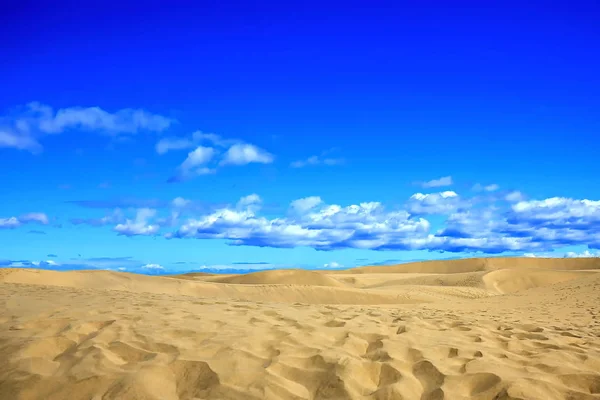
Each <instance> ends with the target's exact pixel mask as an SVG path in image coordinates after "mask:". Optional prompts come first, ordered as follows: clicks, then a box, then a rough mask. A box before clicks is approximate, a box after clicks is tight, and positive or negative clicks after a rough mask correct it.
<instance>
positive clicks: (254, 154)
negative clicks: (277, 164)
mask: <svg viewBox="0 0 600 400" xmlns="http://www.w3.org/2000/svg"><path fill="white" fill-rule="evenodd" d="M273 159H274V157H273V155H272V154H271V153H269V152H267V151H266V150H263V149H261V148H259V147H257V146H255V145H253V144H241V143H240V144H234V145H233V146H231V147H230V148H229V149H228V150H227V152H225V155H224V156H223V159H222V160H221V165H246V164H250V163H259V164H270V163H272V162H273Z"/></svg>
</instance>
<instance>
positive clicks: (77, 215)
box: [0, 2, 600, 273]
mask: <svg viewBox="0 0 600 400" xmlns="http://www.w3.org/2000/svg"><path fill="white" fill-rule="evenodd" d="M364 4H365V3H362V7H361V4H360V3H358V2H357V3H353V2H346V3H344V4H343V5H341V4H333V3H330V4H327V3H325V4H324V3H322V2H319V3H316V2H315V3H313V2H305V3H303V5H301V6H298V5H292V4H281V3H280V2H278V3H262V4H260V5H257V4H253V5H250V4H249V3H247V2H239V3H237V4H236V3H222V4H220V5H217V4H208V3H203V2H202V3H197V4H196V6H194V7H195V8H190V6H189V5H188V6H187V7H185V6H181V7H167V6H164V5H163V6H158V5H156V4H154V3H150V4H147V5H145V6H144V7H143V8H140V7H139V6H138V5H137V4H134V3H127V2H124V3H123V2H120V3H118V7H116V6H115V7H113V6H111V5H110V4H107V3H103V4H102V6H101V7H100V6H98V7H96V6H94V5H86V6H85V8H82V6H81V5H79V4H78V3H73V4H67V3H61V5H60V6H57V5H56V4H44V3H41V2H40V3H38V4H35V7H33V6H32V4H29V6H28V4H27V3H26V2H24V3H23V2H21V3H19V4H16V3H14V4H13V5H10V6H8V8H7V9H6V10H5V11H6V12H3V15H2V16H1V17H0V18H1V19H2V20H1V21H0V35H1V37H2V38H3V40H2V41H1V43H0V54H2V63H1V67H0V72H1V73H0V88H1V93H2V96H0V183H1V187H2V190H1V191H0V265H3V266H27V265H36V266H41V267H47V268H56V269H71V268H110V269H118V268H121V269H125V270H129V271H144V272H147V273H152V272H169V271H182V270H198V269H209V270H230V269H231V270H254V269H262V268H287V267H302V268H322V267H324V266H326V267H328V268H336V267H341V266H344V267H352V266H355V265H364V264H370V263H385V262H400V261H407V260H421V259H439V258H454V257H469V256H481V255H486V254H487V255H494V256H497V255H523V254H528V255H538V256H543V255H546V256H548V255H550V256H559V257H562V256H565V255H568V256H573V255H582V254H583V255H589V254H591V255H595V254H598V251H599V249H600V180H599V178H598V172H600V167H598V160H599V159H600V150H599V147H598V144H597V143H598V139H599V138H600V132H599V128H600V112H598V110H599V109H600V77H599V74H598V71H600V29H599V28H598V24H597V20H598V17H599V16H600V7H599V6H598V5H597V4H596V5H594V3H593V2H589V3H586V2H578V3H577V4H569V3H567V2H553V3H552V4H549V3H545V4H533V3H531V4H528V5H523V4H520V3H514V4H511V3H510V2H509V3H507V2H503V3H502V4H500V3H498V5H497V6H494V4H493V3H486V5H485V6H483V7H482V5H481V3H480V2H479V3H476V2H472V3H468V2H464V3H460V4H453V5H452V7H451V8H449V7H447V6H446V5H445V4H444V3H442V2H440V3H439V4H430V3H428V4H427V5H422V6H421V5H418V4H415V3H414V2H376V3H372V4H371V3H370V6H369V7H368V8H365V7H364ZM134 16H135V17H134Z"/></svg>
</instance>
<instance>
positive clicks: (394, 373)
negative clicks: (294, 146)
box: [0, 258, 600, 400]
mask: <svg viewBox="0 0 600 400" xmlns="http://www.w3.org/2000/svg"><path fill="white" fill-rule="evenodd" d="M481 260H483V259H475V260H455V261H444V262H442V263H440V262H432V263H420V264H419V265H408V267H407V264H405V265H403V266H391V267H389V268H390V269H388V270H385V272H381V268H388V267H363V268H358V269H351V270H347V271H343V272H341V273H340V272H334V271H301V270H286V271H263V272H257V273H252V274H246V275H225V276H219V275H208V274H194V273H192V274H184V275H181V276H144V275H135V274H127V273H120V272H119V273H117V272H110V271H73V272H54V271H42V270H35V269H12V268H10V269H0V360H2V362H0V399H10V400H13V399H15V400H21V399H22V400H29V399H48V400H60V399H93V400H100V399H102V400H105V399H106V400H108V399H132V400H138V399H144V400H159V399H161V400H183V399H186V400H187V399H189V400H192V399H311V400H312V399H380V400H381V399H424V400H435V399H458V400H461V399H465V400H466V399H475V400H483V399H490V400H492V399H493V400H500V399H504V400H508V399H523V400H524V399H534V400H535V399H540V400H547V399H577V400H579V399H583V400H588V399H600V269H598V270H594V268H592V267H593V266H596V265H598V262H597V261H596V260H587V259H583V260H581V259H577V260H574V261H570V260H566V262H565V263H564V264H563V263H561V262H562V261H565V260H564V259H559V260H558V261H561V262H558V261H557V260H550V261H547V260H544V259H529V258H527V259H519V260H517V261H516V262H515V263H514V264H511V261H514V260H515V259H508V258H507V259H504V261H498V260H499V259H494V261H493V262H487V263H486V262H482V261H481ZM488 260H491V259H488ZM527 260H531V261H532V262H531V264H529V263H527V262H525V261H527ZM453 263H454V264H455V265H454V264H453ZM365 268H375V269H365Z"/></svg>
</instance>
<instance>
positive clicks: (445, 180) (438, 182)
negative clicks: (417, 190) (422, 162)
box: [421, 176, 453, 189]
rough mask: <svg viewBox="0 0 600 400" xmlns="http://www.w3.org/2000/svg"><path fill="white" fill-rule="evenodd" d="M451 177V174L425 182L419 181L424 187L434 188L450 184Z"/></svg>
mask: <svg viewBox="0 0 600 400" xmlns="http://www.w3.org/2000/svg"><path fill="white" fill-rule="evenodd" d="M452 183H453V182H452V177H451V176H443V177H441V178H439V179H433V180H431V181H427V182H421V186H422V187H424V188H426V189H427V188H436V187H442V186H450V185H452Z"/></svg>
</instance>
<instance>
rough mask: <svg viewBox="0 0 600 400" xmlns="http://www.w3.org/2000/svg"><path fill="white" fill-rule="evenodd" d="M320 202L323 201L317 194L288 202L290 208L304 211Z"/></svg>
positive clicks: (300, 211)
mask: <svg viewBox="0 0 600 400" xmlns="http://www.w3.org/2000/svg"><path fill="white" fill-rule="evenodd" d="M321 203H323V200H321V198H320V197H319V196H309V197H304V198H302V199H298V200H294V201H292V202H291V203H290V208H292V209H293V210H294V211H296V212H299V213H305V212H307V211H309V210H311V209H313V208H315V207H316V206H318V205H319V204H321Z"/></svg>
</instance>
